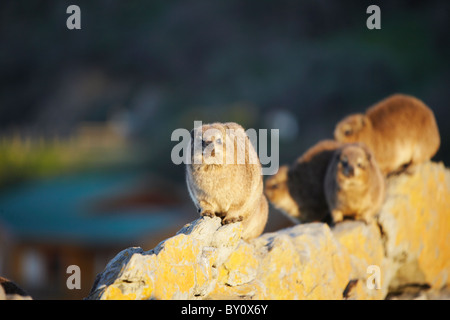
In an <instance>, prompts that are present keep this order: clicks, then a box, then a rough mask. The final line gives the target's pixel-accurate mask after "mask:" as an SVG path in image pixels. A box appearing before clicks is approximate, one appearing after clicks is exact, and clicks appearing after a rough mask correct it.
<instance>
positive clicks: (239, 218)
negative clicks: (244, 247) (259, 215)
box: [222, 216, 244, 224]
mask: <svg viewBox="0 0 450 320" xmlns="http://www.w3.org/2000/svg"><path fill="white" fill-rule="evenodd" d="M242 220H244V217H243V216H237V217H228V218H225V219H223V220H222V224H230V223H235V222H240V221H242Z"/></svg>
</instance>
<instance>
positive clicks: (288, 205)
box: [264, 165, 300, 223]
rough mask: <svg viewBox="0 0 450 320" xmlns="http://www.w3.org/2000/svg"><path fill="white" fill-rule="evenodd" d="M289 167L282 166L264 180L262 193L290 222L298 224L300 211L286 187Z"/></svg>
mask: <svg viewBox="0 0 450 320" xmlns="http://www.w3.org/2000/svg"><path fill="white" fill-rule="evenodd" d="M288 171H289V166H287V165H284V166H281V167H280V168H279V169H278V172H277V173H276V174H274V175H273V176H271V177H269V178H267V179H266V184H265V188H264V192H265V194H266V196H267V198H268V199H269V201H270V202H271V203H272V204H273V205H274V207H275V208H277V209H278V210H280V211H281V212H282V213H283V214H284V215H286V217H288V218H289V219H290V220H292V222H294V223H298V222H299V220H298V217H299V216H300V211H299V209H298V204H297V202H295V201H294V199H293V198H292V196H291V193H290V191H289V187H288V183H287V180H288Z"/></svg>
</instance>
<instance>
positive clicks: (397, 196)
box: [379, 162, 450, 290]
mask: <svg viewBox="0 0 450 320" xmlns="http://www.w3.org/2000/svg"><path fill="white" fill-rule="evenodd" d="M379 223H380V225H381V226H382V231H383V233H384V237H383V239H384V241H385V254H386V258H387V259H388V260H389V261H390V262H391V263H392V266H391V268H390V269H389V270H387V272H386V280H387V281H388V282H389V284H390V290H395V289H396V288H398V287H401V286H405V285H408V284H409V283H413V284H415V285H428V286H430V287H431V288H432V289H436V290H438V289H441V288H443V287H444V286H445V285H448V284H450V170H448V169H446V168H445V167H444V165H443V164H442V163H439V164H436V163H432V162H428V163H425V164H422V165H421V166H419V167H417V168H415V170H414V171H413V172H409V173H408V174H403V175H399V176H396V177H393V178H392V179H390V180H389V181H388V192H387V199H386V201H385V203H384V206H383V208H382V210H381V212H380V216H379Z"/></svg>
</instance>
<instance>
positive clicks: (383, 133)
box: [334, 94, 440, 175]
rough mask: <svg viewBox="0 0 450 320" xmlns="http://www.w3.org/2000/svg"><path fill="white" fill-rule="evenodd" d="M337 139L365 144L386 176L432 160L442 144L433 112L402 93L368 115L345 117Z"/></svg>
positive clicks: (335, 133) (369, 111)
mask: <svg viewBox="0 0 450 320" xmlns="http://www.w3.org/2000/svg"><path fill="white" fill-rule="evenodd" d="M334 137H335V139H336V140H338V141H341V142H349V143H351V142H363V143H364V144H365V145H366V146H368V147H369V148H370V149H371V150H372V152H373V154H374V155H375V158H376V159H377V162H378V165H379V166H380V169H381V171H382V172H383V174H385V175H388V174H390V173H395V172H397V171H401V170H402V169H404V168H405V167H407V166H409V165H414V164H418V163H422V162H425V161H427V160H430V159H431V158H432V157H433V156H434V155H435V153H436V152H437V150H438V149H439V145H440V136H439V130H438V127H437V123H436V119H435V117H434V114H433V111H431V109H429V108H428V107H427V106H426V105H425V104H424V103H423V102H422V101H420V100H419V99H417V98H414V97H412V96H408V95H403V94H395V95H392V96H389V97H387V98H386V99H384V100H382V101H380V102H378V103H377V104H375V105H373V106H372V107H370V108H369V109H367V111H366V114H353V115H350V116H348V117H346V118H344V119H343V120H342V121H340V122H339V123H338V124H337V126H336V129H335V131H334Z"/></svg>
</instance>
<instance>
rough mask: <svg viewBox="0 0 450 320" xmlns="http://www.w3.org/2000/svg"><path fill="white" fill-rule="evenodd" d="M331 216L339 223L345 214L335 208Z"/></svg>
mask: <svg viewBox="0 0 450 320" xmlns="http://www.w3.org/2000/svg"><path fill="white" fill-rule="evenodd" d="M331 216H332V217H333V222H334V224H336V223H339V222H341V221H343V220H344V214H343V213H342V212H341V211H339V210H333V211H332V212H331Z"/></svg>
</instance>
